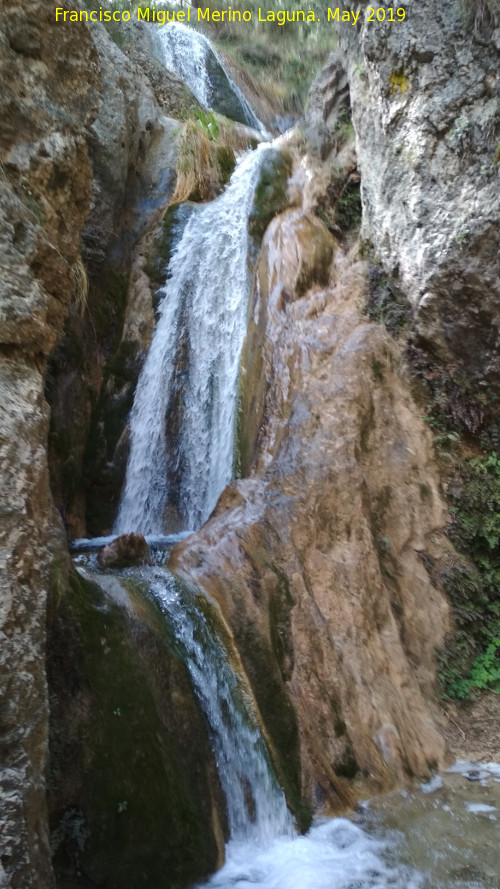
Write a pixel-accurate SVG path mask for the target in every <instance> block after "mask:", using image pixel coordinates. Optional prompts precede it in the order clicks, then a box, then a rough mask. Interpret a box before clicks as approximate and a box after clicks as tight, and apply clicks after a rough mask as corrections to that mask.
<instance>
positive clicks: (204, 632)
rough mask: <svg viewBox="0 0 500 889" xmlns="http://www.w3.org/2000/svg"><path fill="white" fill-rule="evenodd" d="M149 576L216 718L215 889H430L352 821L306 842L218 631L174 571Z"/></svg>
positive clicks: (211, 718)
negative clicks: (219, 844)
mask: <svg viewBox="0 0 500 889" xmlns="http://www.w3.org/2000/svg"><path fill="white" fill-rule="evenodd" d="M143 576H144V577H145V578H146V579H147V581H148V584H149V589H150V591H151V592H152V593H153V595H154V596H155V597H156V599H157V601H158V602H159V603H160V605H161V607H162V610H163V611H164V614H165V617H166V620H167V621H168V623H169V624H170V627H171V628H172V630H173V634H174V637H175V639H176V641H177V644H178V645H179V648H180V651H181V654H182V655H183V657H184V659H185V661H186V664H187V667H188V670H189V673H190V675H191V680H192V683H193V687H194V689H195V691H196V694H197V696H198V699H199V701H200V704H201V707H202V709H203V711H204V713H205V715H206V717H207V720H208V723H209V726H210V731H211V736H212V749H213V751H214V754H215V760H216V764H217V770H218V773H219V778H220V781H221V785H222V789H223V791H224V795H225V798H226V804H227V815H228V823H229V832H230V840H229V843H228V844H227V846H226V863H225V864H224V866H223V867H222V869H221V870H220V871H218V872H217V873H215V874H214V875H213V876H212V877H211V878H210V879H209V880H208V882H207V883H206V884H204V886H205V889H234V887H238V889H320V887H323V889H401V886H405V889H422V876H421V874H420V873H418V872H417V871H415V870H414V869H413V868H411V867H408V866H406V865H401V864H397V865H395V864H393V863H390V862H389V861H388V860H387V859H388V857H389V853H390V847H391V846H392V847H393V846H394V843H395V840H396V838H395V837H391V838H390V842H388V841H387V839H381V838H380V836H378V837H376V836H370V835H369V834H367V833H366V832H365V831H363V830H362V829H361V828H360V827H358V826H357V825H355V824H353V823H352V822H350V821H348V820H347V819H344V818H334V819H331V820H328V821H324V822H323V823H319V824H317V825H316V826H314V827H313V828H312V829H311V830H310V831H309V833H308V834H307V836H298V835H297V833H296V831H295V829H294V826H293V822H292V819H291V816H290V814H289V812H288V809H287V806H286V801H285V796H284V794H283V791H282V790H281V788H280V787H279V785H278V783H277V781H276V778H275V776H274V772H273V769H272V766H271V763H270V760H269V754H268V752H267V748H266V745H265V743H264V740H263V738H262V735H261V733H260V730H259V726H258V722H257V718H256V715H255V713H254V711H253V707H252V704H251V702H250V701H249V699H248V694H246V692H245V689H244V687H242V686H241V685H240V682H239V680H238V679H237V677H236V675H235V673H234V671H233V669H232V667H231V664H230V663H229V657H228V653H227V651H226V649H225V646H224V643H223V641H222V639H221V638H219V637H218V634H217V631H216V630H215V631H214V629H213V625H214V623H215V624H216V621H213V620H211V619H210V618H208V619H207V616H206V614H205V609H202V608H201V606H200V605H199V604H198V602H199V600H198V599H197V596H196V594H195V593H193V592H191V591H189V590H186V589H181V588H180V587H179V586H178V584H177V582H176V580H175V579H174V578H173V577H172V575H171V574H169V573H168V572H167V571H165V570H164V569H162V568H153V569H148V570H147V571H144V570H143ZM199 596H201V597H202V596H203V593H202V592H201V591H200V592H199ZM210 607H213V608H216V606H215V605H213V606H210ZM200 889H201V887H200Z"/></svg>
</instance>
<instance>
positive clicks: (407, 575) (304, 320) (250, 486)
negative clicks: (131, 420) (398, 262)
mask: <svg viewBox="0 0 500 889" xmlns="http://www.w3.org/2000/svg"><path fill="white" fill-rule="evenodd" d="M300 223H301V220H300V216H299V214H298V213H297V211H296V210H290V211H287V212H286V213H285V214H283V215H282V216H281V217H279V218H277V219H275V220H274V221H273V222H272V223H271V226H270V227H269V229H268V232H267V234H266V237H265V241H264V248H263V253H262V257H261V261H260V267H259V286H258V288H257V291H256V302H255V305H254V307H253V311H252V316H253V319H254V324H253V326H251V327H250V334H249V336H250V338H251V340H252V342H253V346H252V342H251V343H250V344H248V343H247V348H246V353H245V355H246V357H245V363H244V368H243V381H242V390H243V391H242V398H243V409H242V416H241V422H240V429H241V435H242V437H243V438H244V437H245V436H247V439H248V442H249V443H248V442H247V452H246V459H247V466H246V472H247V474H250V476H251V477H250V478H249V479H246V480H241V481H236V482H233V484H232V485H231V486H230V487H229V488H228V489H226V491H225V492H224V493H223V494H222V496H221V498H220V501H219V504H218V506H217V508H216V510H215V511H214V514H213V516H212V517H211V519H210V520H209V521H208V522H207V524H206V525H205V526H204V527H203V529H202V530H201V531H200V532H198V533H197V534H195V535H192V536H190V537H189V538H188V539H187V540H185V541H184V542H182V543H180V544H178V545H177V546H176V547H175V548H174V550H173V551H172V556H171V564H172V566H173V568H174V570H175V571H178V572H179V573H180V574H182V575H183V576H186V577H189V578H190V579H191V580H195V581H196V582H197V583H198V584H200V585H201V587H203V588H204V589H205V590H206V591H207V592H208V593H209V594H210V595H211V596H213V597H215V598H216V599H217V600H218V601H219V602H220V604H221V606H222V608H223V611H224V613H225V615H226V617H227V619H228V622H229V624H230V625H231V627H232V629H233V633H234V636H235V639H236V642H237V645H238V647H239V649H240V652H241V656H242V660H243V663H244V665H245V669H246V671H247V673H248V676H249V679H250V682H251V684H252V686H253V690H254V693H255V697H256V699H257V703H258V705H259V707H260V710H261V715H262V718H263V721H264V724H265V726H266V729H267V731H268V735H269V737H270V739H271V743H272V745H273V747H274V751H275V761H276V764H277V770H278V774H279V775H280V778H281V780H282V781H283V784H284V786H285V787H286V790H287V793H288V797H289V800H290V801H291V804H292V805H293V803H294V801H296V800H297V798H298V797H299V796H300V794H301V793H302V795H303V798H305V800H306V802H308V803H309V804H310V805H312V806H314V807H321V806H324V808H325V809H327V810H328V809H330V808H332V807H333V808H336V809H337V810H338V809H339V808H341V807H342V806H345V805H346V804H349V803H350V802H352V799H353V796H354V795H355V794H356V793H366V792H373V791H374V790H377V789H378V790H381V789H384V788H388V787H389V786H390V785H391V784H393V782H394V781H405V780H407V779H408V778H409V777H410V776H412V775H426V774H428V773H429V770H430V769H432V767H433V766H434V765H435V764H436V763H442V762H443V760H444V756H445V748H444V743H443V741H442V739H441V737H440V735H439V732H438V731H437V729H436V726H435V723H434V717H435V713H434V714H433V711H432V700H433V696H434V694H435V690H434V682H435V664H434V654H433V652H434V648H435V647H436V646H437V645H438V644H439V643H440V642H442V639H443V635H444V632H445V631H446V629H447V625H448V609H447V605H446V602H445V600H444V598H443V595H442V593H441V592H440V591H439V590H437V589H435V588H434V587H433V585H432V583H431V581H430V579H429V576H428V575H427V572H426V570H425V567H424V563H423V561H422V559H421V555H422V554H423V553H424V552H425V551H426V550H431V551H432V550H433V548H434V547H437V546H440V545H441V544H440V542H439V541H440V537H439V532H440V529H441V528H442V526H443V523H444V521H445V510H444V508H443V504H442V501H441V499H440V494H439V482H438V476H437V471H436V467H435V465H434V462H433V448H432V437H431V434H430V432H429V430H428V429H427V428H426V427H425V424H424V423H423V421H422V420H421V417H420V412H419V410H418V408H417V407H416V406H415V405H414V403H413V401H412V398H411V396H410V393H409V389H408V384H407V382H406V381H405V378H404V375H403V374H402V372H401V368H400V356H399V354H398V351H397V348H396V347H395V345H394V343H393V341H392V340H391V339H390V338H389V337H388V335H387V334H386V332H385V331H384V330H383V328H381V327H379V326H377V325H375V324H371V323H369V322H368V321H367V320H366V319H365V318H364V317H363V316H362V315H361V314H360V308H359V307H360V306H361V305H362V304H363V300H364V292H365V278H366V269H365V264H364V263H362V262H359V261H358V262H356V261H354V260H350V259H348V258H346V257H344V256H343V255H342V254H340V252H339V253H338V254H337V259H336V262H335V268H334V273H333V285H332V286H330V287H327V288H326V289H324V285H323V287H321V288H320V287H318V286H316V287H315V286H314V285H311V282H310V286H309V290H308V291H307V292H306V293H303V292H301V291H300V288H299V289H298V290H297V283H298V282H299V281H300V256H299V255H298V252H295V246H294V245H295V239H294V237H293V229H294V226H297V225H299V227H300ZM302 224H303V221H302ZM287 245H288V247H287ZM285 290H286V291H287V292H288V298H284V297H285V292H284V291H285ZM256 320H257V322H258V323H255V321H256ZM250 381H251V384H250V386H249V389H250V392H251V393H257V395H258V397H256V398H252V397H248V395H247V392H246V388H247V385H248V383H249V382H250ZM256 429H257V430H258V431H257V434H255V430H256ZM249 430H250V431H249ZM291 705H293V709H294V710H295V714H296V716H294V714H293V709H292V707H291ZM348 779H349V780H348Z"/></svg>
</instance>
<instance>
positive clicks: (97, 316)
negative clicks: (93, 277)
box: [88, 267, 128, 355]
mask: <svg viewBox="0 0 500 889" xmlns="http://www.w3.org/2000/svg"><path fill="white" fill-rule="evenodd" d="M127 294H128V276H127V275H125V274H124V273H123V272H121V271H120V270H119V269H118V268H112V267H107V269H106V272H105V273H104V275H103V277H102V279H99V281H92V282H91V288H90V293H89V301H88V306H89V312H90V317H91V318H92V323H93V325H94V330H95V336H96V339H97V342H98V343H99V344H100V345H101V346H103V347H104V349H105V351H106V352H107V354H108V355H109V354H112V353H113V352H114V351H115V349H116V348H117V346H118V343H119V342H120V339H121V335H122V331H123V320H124V317H125V309H126V306H127Z"/></svg>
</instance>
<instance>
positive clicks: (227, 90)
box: [206, 52, 255, 127]
mask: <svg viewBox="0 0 500 889" xmlns="http://www.w3.org/2000/svg"><path fill="white" fill-rule="evenodd" d="M206 66H207V74H208V77H209V80H210V85H211V87H212V108H213V109H214V111H218V112H219V114H223V115H224V116H225V117H229V119H230V120H235V121H237V122H238V123H244V124H247V125H248V126H251V127H253V126H255V120H254V119H252V118H251V117H250V116H249V114H248V112H247V110H246V109H245V107H244V105H243V103H242V101H241V99H240V98H239V96H238V95H237V94H236V93H235V91H234V89H233V87H232V86H231V83H230V81H229V78H228V76H227V74H226V72H225V71H224V69H223V67H222V65H221V63H220V62H219V60H218V58H217V56H216V55H215V53H213V52H209V53H207V56H206Z"/></svg>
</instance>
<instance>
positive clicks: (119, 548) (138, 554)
mask: <svg viewBox="0 0 500 889" xmlns="http://www.w3.org/2000/svg"><path fill="white" fill-rule="evenodd" d="M97 558H98V561H99V565H100V566H101V568H128V567H129V566H131V565H149V564H150V559H149V547H148V545H147V543H146V541H145V539H144V537H143V536H142V534H121V535H120V537H117V538H116V539H115V540H113V542H112V543H108V545H107V546H105V547H103V549H101V550H100V551H99V555H98V557H97Z"/></svg>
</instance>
